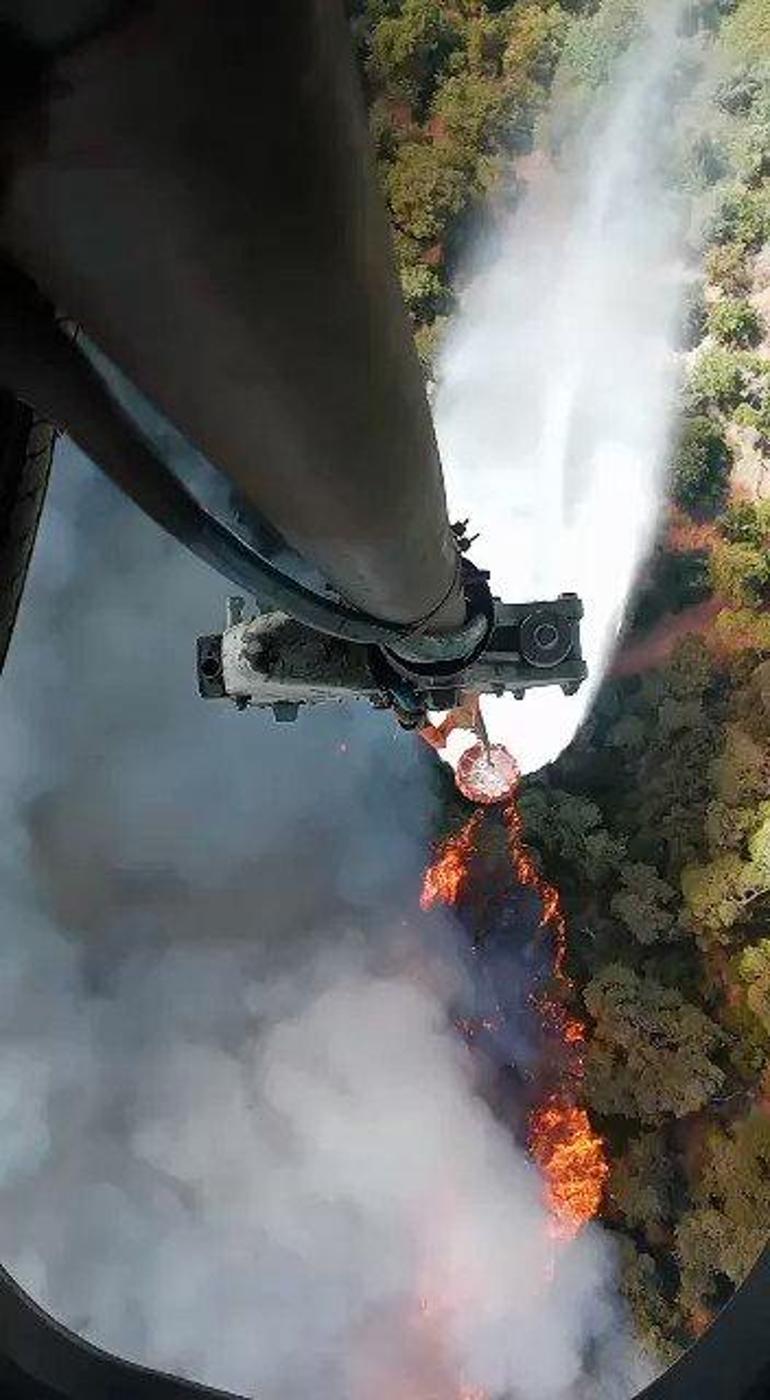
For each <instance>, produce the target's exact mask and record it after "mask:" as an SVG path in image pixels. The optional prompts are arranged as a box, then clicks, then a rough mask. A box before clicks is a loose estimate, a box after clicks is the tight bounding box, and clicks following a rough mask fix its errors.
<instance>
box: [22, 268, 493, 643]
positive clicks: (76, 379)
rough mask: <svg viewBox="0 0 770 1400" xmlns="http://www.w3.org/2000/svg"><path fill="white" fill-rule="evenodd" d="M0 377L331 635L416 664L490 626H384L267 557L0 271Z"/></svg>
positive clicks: (238, 578) (208, 557) (141, 502)
mask: <svg viewBox="0 0 770 1400" xmlns="http://www.w3.org/2000/svg"><path fill="white" fill-rule="evenodd" d="M3 281H4V282H5V287H4V288H3V290H4V292H5V296H4V298H3V305H2V311H3V313H4V314H3V316H2V319H1V320H0V382H2V383H4V384H5V385H7V387H8V388H9V389H11V390H12V392H13V393H14V394H16V395H17V397H18V398H20V399H22V400H23V401H24V402H26V403H29V404H30V405H31V406H32V407H33V408H35V409H36V410H37V412H38V413H41V414H42V415H43V416H45V417H46V418H48V419H50V421H51V422H53V423H55V424H56V425H57V426H58V427H60V428H61V429H62V430H63V431H65V432H67V433H68V434H69V436H70V437H71V438H72V440H73V441H74V442H76V443H77V445H78V446H79V447H80V448H81V449H82V450H83V452H85V454H86V455H87V456H88V457H89V458H90V459H91V461H93V462H94V464H95V465H96V466H98V467H100V468H101V470H102V471H103V472H104V473H105V474H106V475H107V476H108V477H109V478H110V480H111V481H113V482H114V483H115V485H116V486H118V487H119V488H120V490H121V491H122V492H123V493H124V494H125V495H127V496H128V497H130V499H131V500H132V501H134V503H135V504H136V505H138V506H139V508H140V509H141V510H142V511H144V513H145V514H146V515H149V516H150V518H151V519H152V520H154V521H155V523H156V524H157V525H160V526H161V527H162V528H163V529H164V530H166V531H167V532H168V533H169V534H170V535H173V536H174V538H175V539H177V540H178V541H179V543H180V544H183V545H184V546H185V547H186V548H187V549H189V550H190V551H191V553H193V554H195V555H196V556H197V557H198V558H199V559H201V560H203V562H204V563H206V564H209V565H210V566H211V567H212V568H215V569H217V570H218V571H219V572H220V573H221V574H224V576H225V577H226V578H227V579H229V580H230V582H231V583H233V584H235V585H236V586H237V587H238V588H243V589H244V590H245V591H246V592H248V593H250V594H251V595H252V596H253V597H254V598H256V600H257V602H258V603H259V604H260V605H261V606H263V607H265V608H268V609H275V610H277V611H280V612H285V613H288V614H289V615H290V616H291V617H294V618H296V619H297V621H298V622H302V623H304V624H305V625H306V626H308V627H311V628H313V629H314V630H315V631H317V632H325V633H327V634H328V635H329V636H332V637H338V638H340V639H342V640H344V641H349V642H358V643H361V644H362V645H367V646H368V645H374V646H387V647H390V648H391V649H392V650H394V651H396V652H398V654H399V655H402V656H404V658H405V659H407V660H409V659H413V660H415V661H426V662H430V661H437V660H445V661H446V660H451V659H457V660H458V661H459V660H462V659H463V658H464V657H466V656H468V655H469V654H470V653H472V652H473V651H474V650H475V649H476V648H477V647H478V645H479V642H480V641H481V640H482V639H483V637H484V635H485V632H486V631H487V630H488V621H487V619H486V618H485V617H484V616H481V615H477V616H474V617H471V619H470V620H469V621H468V622H467V623H466V624H465V626H464V627H463V628H461V629H459V630H458V631H456V632H452V633H446V634H440V635H439V634H430V635H426V634H425V633H424V631H423V629H424V628H425V626H426V619H420V620H419V621H418V622H416V623H411V624H400V623H389V622H385V621H383V620H381V619H379V618H375V617H370V616H368V615H367V614H366V613H363V612H361V611H359V610H358V609H356V608H353V607H350V606H349V605H347V604H345V603H343V602H341V601H338V600H336V599H333V598H331V597H329V598H324V597H323V596H322V595H321V594H320V593H317V592H315V590H313V589H311V588H307V587H306V586H305V585H304V584H302V583H300V582H298V581H297V580H296V579H293V578H291V576H290V575H288V574H286V573H284V572H283V570H281V569H279V568H277V567H276V566H275V565H274V564H271V563H270V562H269V561H268V560H267V559H265V558H263V557H262V555H260V554H258V553H257V552H256V550H254V549H252V548H251V546H250V545H248V544H247V543H246V542H245V541H244V540H242V539H241V538H240V537H239V536H238V535H236V534H234V533H233V532H232V530H230V529H229V528H228V527H227V526H226V525H224V524H223V523H222V522H221V521H220V520H218V519H216V517H214V516H212V515H210V514H209V513H208V511H206V510H205V509H204V508H203V506H201V505H200V503H199V502H198V501H197V500H196V499H195V497H194V496H193V495H192V493H191V492H190V491H189V490H188V488H187V487H186V486H185V485H184V484H183V482H181V481H180V480H179V478H178V477H176V476H175V475H174V473H173V472H172V471H171V470H170V468H169V467H168V466H167V465H166V463H165V462H164V461H163V460H162V458H161V457H159V456H158V454H157V453H156V451H155V450H154V448H153V447H151V446H150V444H149V443H148V442H147V441H146V439H145V438H144V436H143V434H142V433H141V431H140V429H139V428H138V427H137V425H136V424H135V423H134V421H133V420H132V419H131V418H130V416H129V415H128V414H127V413H126V412H125V410H124V409H123V408H122V407H121V406H120V404H119V403H118V402H117V400H116V399H115V398H114V396H113V395H112V394H111V392H110V391H109V389H108V388H107V386H106V385H105V383H104V380H103V379H102V378H101V376H100V375H99V373H98V372H97V371H96V369H95V368H94V366H93V365H92V364H91V362H90V361H89V360H88V358H87V357H86V355H84V354H83V352H82V351H81V350H80V349H79V348H78V347H77V346H76V345H75V344H74V343H73V340H72V338H71V337H69V336H68V335H67V334H66V333H65V331H63V330H62V329H61V327H60V326H58V325H57V324H56V321H55V319H54V318H53V316H52V315H51V313H50V309H49V308H48V307H47V305H46V303H45V302H43V301H42V299H40V298H39V297H38V296H37V294H36V292H35V290H34V288H32V286H31V284H28V283H27V282H26V279H23V278H18V280H17V277H16V274H13V273H11V274H9V273H8V272H6V274H5V276H4V278H3Z"/></svg>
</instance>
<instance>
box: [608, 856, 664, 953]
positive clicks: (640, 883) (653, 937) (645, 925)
mask: <svg viewBox="0 0 770 1400" xmlns="http://www.w3.org/2000/svg"><path fill="white" fill-rule="evenodd" d="M675 905H676V891H675V890H674V889H672V887H671V885H669V884H667V882H666V881H665V880H661V878H660V876H659V874H658V872H657V870H655V868H654V866H651V865H642V864H631V865H623V866H622V867H621V871H620V889H619V890H618V892H617V894H614V895H613V896H612V900H611V903H610V908H611V910H612V913H613V914H614V915H615V917H616V918H617V919H620V921H621V923H622V924H624V925H625V927H626V928H627V929H628V930H629V932H630V933H631V934H633V936H634V938H635V939H636V940H637V942H639V943H644V944H647V943H658V942H659V941H661V940H663V941H666V940H669V939H672V938H675V937H676V936H677V934H678V932H679V930H678V928H677V926H676V918H675Z"/></svg>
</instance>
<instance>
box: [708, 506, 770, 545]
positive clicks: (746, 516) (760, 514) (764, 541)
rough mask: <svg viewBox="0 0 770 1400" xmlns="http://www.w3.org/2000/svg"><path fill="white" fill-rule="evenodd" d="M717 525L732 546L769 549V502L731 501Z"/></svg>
mask: <svg viewBox="0 0 770 1400" xmlns="http://www.w3.org/2000/svg"><path fill="white" fill-rule="evenodd" d="M719 524H720V527H721V530H722V533H723V535H725V536H726V537H727V539H728V540H730V541H731V542H732V543H733V544H751V545H756V546H758V547H761V548H770V501H732V502H731V503H730V505H729V506H728V509H727V510H726V511H725V514H724V515H723V516H722V518H721V520H720V522H719Z"/></svg>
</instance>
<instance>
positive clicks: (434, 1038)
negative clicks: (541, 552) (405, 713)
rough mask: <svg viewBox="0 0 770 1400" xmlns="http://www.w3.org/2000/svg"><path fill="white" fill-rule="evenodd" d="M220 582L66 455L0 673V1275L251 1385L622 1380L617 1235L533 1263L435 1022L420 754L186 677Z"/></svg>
mask: <svg viewBox="0 0 770 1400" xmlns="http://www.w3.org/2000/svg"><path fill="white" fill-rule="evenodd" d="M220 589H221V586H220V584H219V581H218V580H217V579H216V578H215V577H214V576H213V575H209V574H208V573H207V572H206V571H205V570H204V569H203V568H202V567H200V566H198V565H197V564H196V563H195V562H194V561H191V560H189V559H187V558H186V557H185V556H184V555H183V554H182V553H181V552H180V551H179V550H178V549H177V548H176V547H175V546H174V544H173V543H171V542H169V541H166V540H164V539H163V538H162V537H161V536H160V535H159V533H158V532H157V531H156V530H155V528H154V527H153V526H152V525H150V524H149V523H148V522H146V521H144V520H142V519H141V518H140V517H139V516H138V515H137V513H136V512H135V511H134V510H133V508H132V507H130V506H128V505H126V504H125V503H124V502H122V501H120V500H119V499H118V498H117V497H116V496H115V495H114V493H113V492H112V491H111V489H110V488H109V487H107V486H106V485H105V484H104V483H102V482H101V481H99V480H98V479H95V478H94V475H93V472H92V470H91V469H89V468H86V467H85V466H84V464H83V463H82V460H81V459H80V458H79V457H78V456H77V454H75V453H74V452H73V450H72V449H71V448H69V447H67V446H66V445H65V447H64V448H63V449H62V450H61V451H60V453H59V454H58V466H57V473H56V479H55V481H54V485H53V490H52V494H51V499H50V501H49V505H48V508H47V513H46V518H45V523H44V528H43V533H42V537H41V540H40V543H39V551H38V554H37V557H36V560H35V564H34V568H33V576H32V579H31V584H30V593H29V596H28V598H27V600H26V603H25V607H24V612H23V617H22V621H21V629H20V632H19V635H18V637H17V639H16V642H15V645H14V649H13V654H12V657H11V664H10V669H9V671H8V673H7V674H6V676H5V678H4V681H3V686H2V688H0V732H1V733H2V735H3V744H2V747H1V748H0V754H2V774H1V775H0V862H1V864H2V881H1V882H0V885H1V888H2V904H3V908H2V913H3V919H2V943H1V944H0V960H1V962H2V967H1V968H0V971H1V972H2V979H1V980H0V1045H1V1046H2V1055H1V1056H0V1228H1V1229H2V1238H3V1263H4V1264H5V1266H6V1267H7V1268H8V1269H9V1270H10V1272H11V1273H12V1274H13V1275H14V1276H15V1277H16V1278H17V1279H18V1280H19V1282H20V1283H21V1284H22V1286H25V1287H27V1288H28V1289H29V1290H30V1291H31V1293H32V1294H33V1296H34V1297H35V1298H36V1299H37V1300H38V1301H39V1302H40V1303H42V1305H43V1306H44V1307H46V1308H47V1309H49V1310H50V1311H51V1312H52V1313H53V1314H54V1315H55V1316H56V1317H57V1318H59V1319H60V1320H62V1321H64V1322H65V1323H67V1324H68V1325H69V1326H70V1327H72V1328H74V1329H75V1330H76V1331H78V1332H80V1333H81V1334H82V1335H83V1336H85V1337H87V1338H89V1339H91V1340H92V1341H95V1342H97V1343H98V1344H100V1345H102V1346H105V1347H107V1348H108V1349H111V1350H114V1351H116V1352H118V1353H120V1354H122V1355H124V1356H127V1357H130V1358H132V1359H134V1360H137V1361H140V1362H144V1363H147V1364H150V1365H154V1366H156V1367H160V1368H162V1369H165V1370H167V1371H172V1372H179V1373H182V1374H185V1375H188V1376H191V1377H193V1378H195V1379H197V1380H202V1381H206V1382H208V1383H209V1384H214V1385H218V1386H222V1387H228V1388H232V1389H234V1390H235V1391H237V1392H238V1393H241V1394H244V1395H250V1396H251V1395H254V1396H259V1397H264V1400H304V1397H306V1396H307V1395H308V1393H312V1394H314V1395H317V1396H318V1397H319V1400H384V1397H386V1396H387V1397H390V1396H393V1395H398V1396H399V1400H426V1397H427V1396H428V1395H430V1394H435V1393H437V1392H438V1393H441V1394H445V1395H446V1396H447V1398H448V1400H455V1397H456V1396H457V1397H459V1395H460V1393H461V1389H460V1388H461V1385H463V1384H465V1383H466V1382H467V1384H468V1386H471V1385H473V1386H484V1387H486V1388H487V1390H488V1391H489V1393H490V1395H492V1396H494V1395H496V1394H498V1393H501V1392H504V1391H506V1390H507V1391H508V1392H510V1394H511V1395H513V1396H516V1397H517V1400H518V1398H519V1397H520V1400H564V1398H565V1397H567V1396H570V1397H572V1396H574V1395H576V1394H578V1393H581V1392H579V1390H578V1389H576V1387H578V1386H579V1383H580V1377H581V1376H583V1375H584V1367H585V1365H586V1355H587V1353H588V1352H589V1350H590V1352H591V1355H592V1357H593V1358H594V1360H593V1361H592V1366H593V1367H594V1369H595V1368H596V1366H597V1365H598V1366H599V1375H598V1377H594V1371H592V1372H591V1376H592V1379H591V1382H590V1393H591V1394H592V1395H593V1394H594V1393H595V1389H594V1387H596V1388H597V1391H596V1393H600V1394H602V1395H603V1396H604V1395H611V1394H615V1393H617V1394H619V1395H627V1394H628V1393H629V1391H630V1389H631V1388H632V1381H631V1380H630V1379H629V1377H628V1375H627V1373H626V1367H627V1365H628V1364H631V1365H632V1368H633V1366H634V1365H635V1363H634V1362H633V1357H632V1356H631V1352H630V1349H629V1347H628V1345H627V1333H626V1330H625V1324H624V1319H623V1318H622V1316H621V1315H619V1309H618V1305H617V1303H616V1302H615V1301H614V1299H615V1298H616V1294H615V1286H616V1285H615V1281H614V1271H613V1267H612V1256H611V1252H610V1250H609V1248H608V1246H607V1245H606V1244H605V1242H604V1241H603V1239H602V1237H601V1235H600V1233H599V1232H595V1233H594V1232H593V1231H589V1232H586V1233H585V1234H584V1236H583V1237H582V1238H581V1239H580V1240H579V1241H578V1242H577V1243H576V1244H575V1245H574V1246H573V1247H572V1248H570V1249H569V1250H564V1251H563V1252H562V1254H561V1256H560V1257H559V1258H558V1259H557V1267H556V1276H555V1279H554V1280H553V1281H550V1268H551V1254H552V1244H551V1242H550V1240H549V1236H548V1230H547V1220H546V1214H545V1211H544V1207H543V1204H542V1200H541V1194H540V1187H539V1184H538V1182H537V1180H536V1177H535V1174H534V1172H533V1170H532V1168H531V1167H530V1166H529V1165H528V1164H527V1163H526V1162H525V1160H524V1158H523V1156H522V1155H521V1153H520V1151H519V1150H518V1149H517V1148H516V1146H515V1145H514V1142H513V1139H512V1134H511V1129H510V1128H509V1127H508V1126H507V1125H506V1124H504V1123H500V1122H498V1121H497V1120H496V1119H495V1118H493V1116H492V1114H491V1112H490V1111H489V1109H488V1108H487V1107H486V1106H485V1104H484V1102H483V1099H482V1098H481V1097H480V1096H479V1094H478V1092H477V1089H478V1086H477V1084H476V1083H475V1081H474V1070H475V1060H474V1058H473V1057H472V1056H470V1055H469V1054H468V1052H467V1050H466V1049H465V1047H464V1046H463V1045H462V1043H461V1042H460V1040H459V1038H458V1037H457V1035H456V1033H455V1032H454V1030H453V1029H452V1028H451V1026H450V1023H449V1015H448V1008H449V1006H450V1004H451V1002H452V1000H453V998H454V997H455V996H456V995H457V993H458V989H461V984H462V978H463V973H462V972H461V970H460V968H461V964H460V960H459V959H458V958H457V957H456V955H455V953H456V950H455V938H456V934H455V932H454V931H453V929H452V927H451V926H450V924H449V923H446V924H443V923H442V921H441V919H439V918H436V916H432V918H431V919H428V920H426V919H425V918H424V917H423V916H420V915H419V914H418V913H417V912H416V897H417V893H418V889H419V875H420V869H421V866H422V863H423V861H424V858H425V849H426V823H427V819H428V817H429V815H430V807H431V799H430V795H429V792H428V791H427V790H426V777H427V775H429V773H430V757H429V755H428V754H427V752H426V753H425V754H424V756H422V755H421V751H420V750H419V749H418V748H416V747H415V741H414V740H413V739H411V738H409V737H407V736H404V735H401V734H399V733H396V732H395V731H394V730H393V729H391V728H390V727H389V726H388V725H387V724H386V723H383V720H382V717H381V716H375V715H371V716H369V715H367V714H366V713H364V712H362V711H360V710H356V709H351V710H349V711H348V710H342V709H341V710H339V711H330V712H324V711H318V712H316V713H315V714H311V715H308V716H307V717H306V718H305V719H304V722H302V723H300V724H299V725H298V726H296V727H294V728H288V727H284V728H282V727H275V726H274V725H273V724H272V722H271V721H270V720H266V719H265V717H263V716H260V715H257V714H250V715H247V716H241V715H238V714H235V713H234V712H232V711H231V710H230V709H224V710H223V709H222V708H220V707H219V706H218V705H216V704H214V705H207V704H205V703H203V702H202V701H200V700H198V698H197V697H196V695H195V693H194V685H193V676H192V671H193V667H192V656H193V641H194V636H195V633H196V631H197V630H201V629H202V630H206V629H207V628H210V627H212V626H216V625H217V621H218V617H217V614H218V612H219V609H220V606H221V591H220ZM343 747H344V751H342V749H343ZM364 817H365V820H364ZM429 932H430V939H429ZM597 1356H598V1357H599V1358H600V1361H599V1362H598V1363H597V1361H596V1360H595V1358H596V1357H597ZM630 1356H631V1360H630V1362H629V1357H630ZM633 1377H634V1378H635V1379H638V1377H639V1371H638V1370H633ZM469 1393H472V1392H469Z"/></svg>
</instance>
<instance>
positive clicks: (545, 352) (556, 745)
mask: <svg viewBox="0 0 770 1400" xmlns="http://www.w3.org/2000/svg"><path fill="white" fill-rule="evenodd" d="M648 9H649V10H650V13H649V14H648V15H647V17H646V21H645V22H646V23H647V24H648V25H649V26H650V27H649V29H648V31H647V33H646V36H644V37H643V38H642V39H640V40H639V41H638V42H637V43H636V44H634V45H633V46H632V47H631V49H630V50H629V52H628V53H627V55H626V56H625V58H624V59H623V60H622V61H621V63H620V64H619V66H618V72H617V74H616V77H615V81H614V83H613V85H612V86H611V88H610V91H609V93H608V94H607V95H605V96H603V97H602V99H601V100H600V101H599V102H598V103H597V105H596V107H595V109H594V110H593V112H592V113H591V114H590V116H589V118H588V120H587V121H586V122H585V125H584V127H583V129H582V130H581V131H580V132H579V133H578V134H571V135H570V137H569V140H568V142H567V143H566V146H565V148H563V149H562V151H561V153H560V158H559V161H558V168H549V167H548V165H547V164H546V165H545V166H543V167H541V169H540V172H539V173H536V175H535V178H534V179H533V180H532V183H531V185H530V187H529V190H528V192H527V194H526V195H525V197H524V199H523V200H522V202H521V203H520V205H519V207H518V208H517V209H516V211H515V213H514V214H513V215H512V216H510V218H509V220H508V221H507V222H503V223H502V224H499V225H498V227H497V229H496V231H495V234H494V237H493V238H492V237H491V236H490V238H489V239H488V240H487V243H486V244H485V246H484V247H483V248H482V249H481V250H479V251H478V252H477V260H476V261H477V265H476V266H475V268H474V267H471V268H470V269H469V284H468V288H467V291H466V294H465V296H464V298H463V301H462V305H461V309H460V312H459V314H458V315H457V317H456V319H455V321H454V323H453V326H452V328H451V330H450V333H449V335H448V337H447V343H446V348H445V351H444V353H443V355H442V357H441V359H440V362H439V366H438V372H437V387H436V393H435V419H436V428H437V433H438V438H439V445H440V448H441V454H442V459H443V463H444V469H445V475H446V478H447V487H448V495H449V500H450V506H451V510H452V513H453V514H452V518H453V519H454V518H456V517H461V518H462V517H466V516H469V517H470V521H471V526H472V530H473V532H474V533H475V532H477V531H478V532H479V533H480V539H479V540H478V543H477V544H476V545H475V547H474V552H473V558H474V560H475V561H476V562H478V563H479V564H481V565H482V566H483V567H485V568H487V569H489V570H491V575H492V584H493V587H494V591H495V592H496V593H497V594H498V595H499V596H501V597H502V598H503V599H504V600H506V601H512V602H526V601H529V600H536V599H548V598H554V597H556V596H557V595H558V594H559V593H561V592H576V593H578V594H579V595H580V596H581V598H582V600H583V602H584V604H585V621H584V624H583V649H584V655H585V658H586V660H587V662H588V667H589V683H588V684H587V685H584V686H583V688H582V690H581V691H580V693H579V695H578V696H577V697H565V696H563V695H562V694H561V692H560V691H559V690H558V689H555V690H551V689H549V690H545V691H537V692H535V693H534V694H533V695H529V696H528V697H527V698H526V700H525V701H524V703H517V702H516V701H514V699H513V698H512V697H511V696H510V695H507V696H504V697H501V698H499V699H496V698H494V697H485V698H484V699H483V700H482V710H483V714H484V719H485V721H486V724H487V728H488V731H489V734H490V737H491V738H492V739H493V740H494V741H495V742H498V743H501V744H504V745H505V746H506V747H507V748H508V749H509V750H510V752H511V753H512V754H513V755H514V757H515V758H516V759H517V761H518V762H519V763H520V765H521V767H522V769H523V771H525V772H528V771H532V770H536V769H538V768H541V767H542V766H543V765H545V764H546V763H548V762H550V761H552V760H553V759H555V758H556V757H557V756H558V755H559V753H560V752H561V751H562V750H563V749H564V748H565V747H566V746H567V744H568V743H569V742H570V740H571V739H572V737H573V736H574V734H575V732H576V731H577V729H578V727H579V725H580V724H581V722H582V720H583V718H584V717H585V715H586V713H587V711H588V709H589V708H590V705H591V703H592V700H593V697H594V695H595V694H596V690H597V688H598V686H599V684H600V683H601V680H602V676H603V675H604V673H605V670H606V667H607V664H608V661H609V659H610V657H611V654H612V650H613V647H614V645H615V643H616V641H617V638H618V634H619V630H620V627H621V624H622V621H623V615H624V611H625V607H626V604H627V601H628V598H629V595H630V592H631V589H632V587H633V585H634V582H635V579H636V577H637V574H638V571H639V568H640V565H641V564H642V562H643V560H644V558H645V555H646V553H647V551H648V549H649V546H650V543H651V540H652V538H653V535H654V531H655V527H656V523H657V520H658V515H659V512H660V508H661V504H662V501H663V497H664V493H665V483H666V448H667V446H668V441H669V435H670V427H671V413H672V406H673V390H674V387H675V383H676V361H675V355H674V342H675V335H676V329H677V316H678V307H679V299H680V290H679V289H680V287H681V285H682V267H681V246H680V244H681V224H680V217H679V210H678V207H677V202H676V200H675V198H674V197H673V196H672V194H671V192H670V190H669V189H668V188H667V186H666V182H665V169H666V161H665V156H666V142H667V141H668V140H669V139H670V134H671V131H672V125H673V122H674V119H675V115H676V99H675V90H676V89H675V84H674V83H673V81H672V80H673V78H674V75H675V74H676V72H677V68H678V67H679V65H680V64H681V62H682V57H683V51H684V42H683V41H682V40H679V39H678V38H677V32H676V31H677V20H678V16H679V13H680V7H679V6H678V5H671V4H664V5H660V6H657V7H648ZM557 120H558V111H557ZM472 742H474V739H473V736H469V735H468V734H467V732H466V731H462V730H456V731H454V733H453V734H452V735H451V736H450V741H449V747H448V749H447V752H446V757H448V758H450V759H451V761H452V762H456V760H457V758H458V757H459V756H460V754H461V753H462V752H463V750H464V748H466V747H468V745H469V744H470V743H472Z"/></svg>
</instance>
